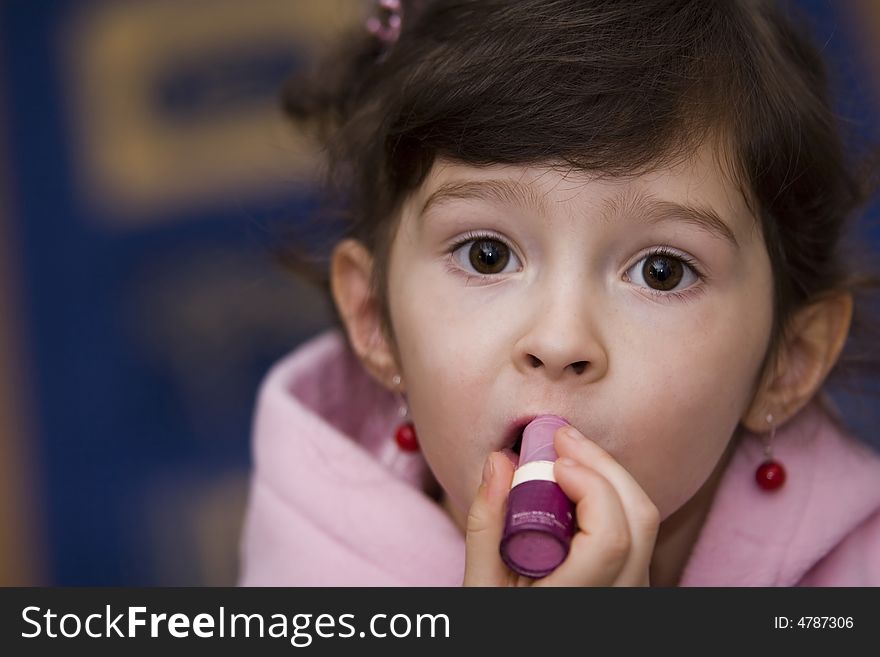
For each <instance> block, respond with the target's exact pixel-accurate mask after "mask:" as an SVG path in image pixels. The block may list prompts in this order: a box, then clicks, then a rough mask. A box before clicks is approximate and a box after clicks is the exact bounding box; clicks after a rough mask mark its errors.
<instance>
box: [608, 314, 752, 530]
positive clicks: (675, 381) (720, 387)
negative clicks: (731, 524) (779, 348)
mask: <svg viewBox="0 0 880 657" xmlns="http://www.w3.org/2000/svg"><path fill="white" fill-rule="evenodd" d="M705 324H706V325H705V326H704V327H703V329H704V330H701V331H698V332H694V333H693V334H692V339H690V340H688V341H678V342H671V341H670V342H668V343H667V344H668V345H669V346H668V347H667V348H665V349H662V350H661V349H653V350H650V353H640V354H637V355H635V354H634V355H633V356H632V358H631V359H630V360H629V361H628V362H629V364H630V365H629V367H630V369H629V371H627V372H623V373H620V376H621V378H622V379H625V380H627V381H629V382H631V384H630V385H629V386H628V387H629V390H630V394H629V395H628V399H629V401H630V403H629V404H623V405H622V406H621V414H622V416H624V417H625V419H623V421H622V424H623V425H625V427H626V428H625V430H624V433H622V434H618V441H617V442H615V444H614V445H611V446H609V449H610V451H612V453H613V454H614V456H615V457H616V458H617V459H618V460H619V461H620V462H621V463H622V464H623V465H624V467H625V468H626V469H627V470H629V471H630V473H631V474H632V475H633V476H634V478H635V479H636V480H637V481H638V482H639V484H640V485H641V486H642V488H643V489H644V490H645V492H646V493H647V494H648V495H649V496H650V497H651V499H652V500H653V501H654V503H655V504H656V505H657V507H658V508H659V510H660V512H661V515H662V516H663V517H664V518H666V517H668V516H669V515H671V514H672V513H673V512H674V511H675V510H677V509H678V508H679V507H680V506H681V505H682V504H684V503H685V502H686V501H687V500H688V499H690V497H691V496H693V495H694V494H695V493H696V492H697V491H698V490H699V488H700V487H701V486H702V485H703V483H705V481H706V479H707V478H708V477H709V475H710V474H711V472H712V470H713V469H714V468H715V466H716V465H717V463H718V460H719V459H720V458H721V456H722V455H723V453H724V450H725V448H726V447H727V445H728V443H729V442H730V440H731V438H732V437H733V435H734V433H735V431H736V428H737V425H738V423H739V420H740V418H741V417H742V414H743V413H744V412H745V410H746V408H747V407H748V404H749V402H750V401H751V399H752V396H753V394H754V386H755V380H756V376H757V372H758V369H759V368H760V365H761V362H762V360H763V356H764V350H765V347H766V336H767V334H768V332H769V328H768V327H762V326H761V323H760V322H759V323H758V324H757V325H756V324H752V325H750V326H751V327H752V331H749V330H746V329H745V327H744V326H743V325H742V324H741V323H740V322H738V321H736V320H735V319H734V318H732V317H731V318H727V320H725V318H724V316H723V315H718V316H716V318H715V320H713V321H708V322H706V323H705ZM632 382H635V384H634V385H632ZM670 473H672V476H670Z"/></svg>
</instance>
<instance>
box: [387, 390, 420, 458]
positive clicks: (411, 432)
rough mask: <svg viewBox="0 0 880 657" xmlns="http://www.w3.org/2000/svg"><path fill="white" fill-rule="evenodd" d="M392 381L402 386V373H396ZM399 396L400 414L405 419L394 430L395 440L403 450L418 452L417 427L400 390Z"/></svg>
mask: <svg viewBox="0 0 880 657" xmlns="http://www.w3.org/2000/svg"><path fill="white" fill-rule="evenodd" d="M391 382H392V383H393V384H394V387H395V388H397V387H398V386H400V382H401V379H400V375H398V374H395V375H394V377H393V378H392V379H391ZM397 396H398V398H399V399H400V409H399V410H398V414H399V415H400V417H401V418H402V420H403V421H402V422H401V424H400V425H398V427H397V431H395V432H394V440H395V442H396V443H397V446H398V447H399V448H400V449H401V450H402V451H404V452H417V451H419V441H418V438H417V437H416V427H415V425H414V424H413V423H412V421H411V420H410V419H409V406H408V405H407V403H406V400H405V399H404V398H403V395H401V394H400V393H399V392H398V393H397Z"/></svg>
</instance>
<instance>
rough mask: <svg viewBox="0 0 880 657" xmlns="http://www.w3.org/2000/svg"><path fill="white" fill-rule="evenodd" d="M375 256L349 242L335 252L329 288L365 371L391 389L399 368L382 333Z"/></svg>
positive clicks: (345, 242)
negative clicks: (374, 266)
mask: <svg viewBox="0 0 880 657" xmlns="http://www.w3.org/2000/svg"><path fill="white" fill-rule="evenodd" d="M372 275H373V257H372V255H371V254H370V252H369V251H368V250H367V248H366V247H365V246H364V245H363V244H362V243H361V242H359V241H357V240H354V239H346V240H343V241H342V242H340V243H339V244H338V245H337V246H336V248H335V249H334V250H333V257H332V261H331V264H330V289H331V292H332V294H333V300H334V302H335V303H336V308H337V309H338V311H339V316H340V317H341V319H342V322H343V324H344V325H345V330H346V332H347V333H348V339H349V342H350V343H351V346H352V349H353V350H354V352H355V354H356V355H357V357H358V358H359V359H360V361H361V363H363V365H364V367H365V368H366V370H367V371H368V372H369V373H370V374H371V375H372V376H373V378H375V379H376V380H377V381H378V382H379V383H381V384H382V385H384V386H385V387H386V388H389V389H396V390H400V386H397V387H395V386H394V385H393V384H392V383H391V379H392V377H393V376H394V375H395V374H397V373H398V371H399V367H398V364H397V361H396V358H395V356H394V350H393V349H392V346H391V343H390V341H389V340H388V338H387V336H386V335H385V332H384V331H383V330H382V321H381V314H380V306H379V300H378V297H377V295H376V292H375V290H374V289H373V287H372Z"/></svg>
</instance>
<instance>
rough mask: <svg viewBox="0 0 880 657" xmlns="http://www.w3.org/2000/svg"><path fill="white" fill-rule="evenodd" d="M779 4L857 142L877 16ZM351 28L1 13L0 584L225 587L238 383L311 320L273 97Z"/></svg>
mask: <svg viewBox="0 0 880 657" xmlns="http://www.w3.org/2000/svg"><path fill="white" fill-rule="evenodd" d="M795 4H797V5H799V6H801V7H803V8H804V9H806V10H807V11H808V12H809V13H810V14H812V16H813V17H814V19H815V23H816V30H817V35H818V37H819V39H820V41H821V43H823V44H825V52H826V55H827V56H828V58H829V61H830V63H831V64H832V67H833V68H834V69H835V70H836V71H837V74H838V80H839V86H838V89H837V93H838V99H839V100H838V102H839V104H840V108H841V113H842V114H843V115H845V116H846V117H848V118H849V119H851V120H852V121H853V125H854V126H855V127H856V129H857V132H860V133H861V134H863V135H864V136H872V137H873V138H876V126H877V122H876V112H877V110H878V108H880V104H878V103H877V98H878V95H880V94H878V90H880V65H878V62H877V59H878V56H880V50H878V51H872V48H873V47H875V43H876V42H877V41H878V39H877V37H878V36H880V11H878V5H880V3H872V2H870V1H864V2H831V1H827V0H824V1H823V0H811V1H806V0H802V1H800V2H797V3H795ZM364 11H366V9H365V3H362V2H358V0H337V1H334V2H330V1H328V0H296V1H292V0H212V1H210V2H205V1H204V0H112V1H111V0H101V1H98V0H57V1H49V0H5V1H4V2H2V3H0V118H2V123H0V126H2V128H0V464H2V465H0V583H2V584H58V585H222V584H232V583H234V581H235V577H236V571H237V541H238V533H239V531H240V525H241V517H242V511H243V508H244V503H245V497H246V491H247V488H246V486H247V476H248V468H249V465H250V463H249V438H250V436H249V433H250V422H251V413H252V411H253V404H254V398H255V393H256V389H257V385H258V383H259V381H260V378H261V377H262V375H263V374H264V373H265V371H266V370H267V368H268V367H269V365H270V364H271V363H272V362H273V361H274V360H276V359H277V358H279V357H280V356H281V355H283V354H284V353H286V352H287V351H289V350H291V349H292V348H294V347H295V346H296V345H297V344H298V343H299V342H301V341H302V340H303V339H305V338H306V337H309V336H311V335H313V334H314V333H315V332H317V331H318V330H320V329H321V328H323V327H324V326H327V325H328V321H329V320H328V318H329V313H328V309H327V307H326V306H325V302H324V300H323V299H322V298H321V297H320V296H319V295H318V294H317V293H316V292H315V291H313V290H312V289H310V288H309V287H308V286H306V285H305V284H303V283H300V282H298V281H297V280H296V279H295V278H294V277H292V276H291V275H290V274H288V273H286V272H284V271H283V270H281V269H280V267H278V266H277V265H276V264H275V263H274V261H273V259H272V248H273V247H274V246H277V245H278V242H277V240H276V233H277V231H276V229H277V228H278V227H280V226H284V225H285V224H296V223H297V222H299V221H301V220H302V219H303V218H304V217H306V216H307V214H308V212H309V210H310V209H311V208H312V207H313V204H314V202H315V201H314V192H313V186H314V181H315V179H316V178H315V171H316V162H317V158H316V157H315V154H314V153H312V152H310V151H309V148H308V146H307V145H306V144H305V143H304V142H303V141H302V139H301V138H300V137H299V136H298V135H296V134H295V133H294V132H293V131H292V129H291V128H289V127H288V126H287V125H286V124H285V123H284V121H283V119H282V118H281V115H280V111H279V109H278V108H279V103H278V97H279V89H280V86H281V84H282V82H283V80H284V79H285V78H286V77H287V76H288V74H289V73H290V72H291V71H293V70H295V69H296V68H297V67H299V66H302V65H303V64H304V63H306V62H307V61H309V60H310V59H312V58H314V57H317V56H318V55H319V54H320V52H321V51H322V49H323V48H325V47H326V44H327V43H328V42H330V40H331V39H332V37H333V35H334V34H336V33H338V32H339V31H340V30H342V29H344V28H345V27H346V26H347V25H349V24H350V23H351V21H355V20H360V19H361V16H362V13H363V12H364ZM872 212H873V211H872ZM874 214H876V212H874ZM877 237H878V235H877V233H876V232H875V233H873V238H874V239H877ZM877 243H878V244H880V239H878V241H877ZM868 429H871V427H869V428H868Z"/></svg>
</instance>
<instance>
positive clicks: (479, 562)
mask: <svg viewBox="0 0 880 657" xmlns="http://www.w3.org/2000/svg"><path fill="white" fill-rule="evenodd" d="M512 479H513V464H512V463H511V462H510V459H508V458H507V457H506V456H504V455H503V454H501V453H500V452H492V453H491V454H489V456H488V458H487V459H486V464H485V466H484V468H483V483H482V484H480V488H479V490H478V491H477V496H476V497H475V498H474V501H473V503H472V504H471V508H470V511H468V518H467V534H466V536H465V549H466V552H465V569H464V586H501V585H503V584H505V583H506V582H507V581H508V579H509V576H510V569H509V568H508V567H507V566H506V565H505V563H504V561H502V559H501V553H500V552H499V549H498V546H499V545H500V543H501V535H502V533H503V532H504V512H505V509H506V506H507V494H508V492H509V491H510V483H511V480H512Z"/></svg>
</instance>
